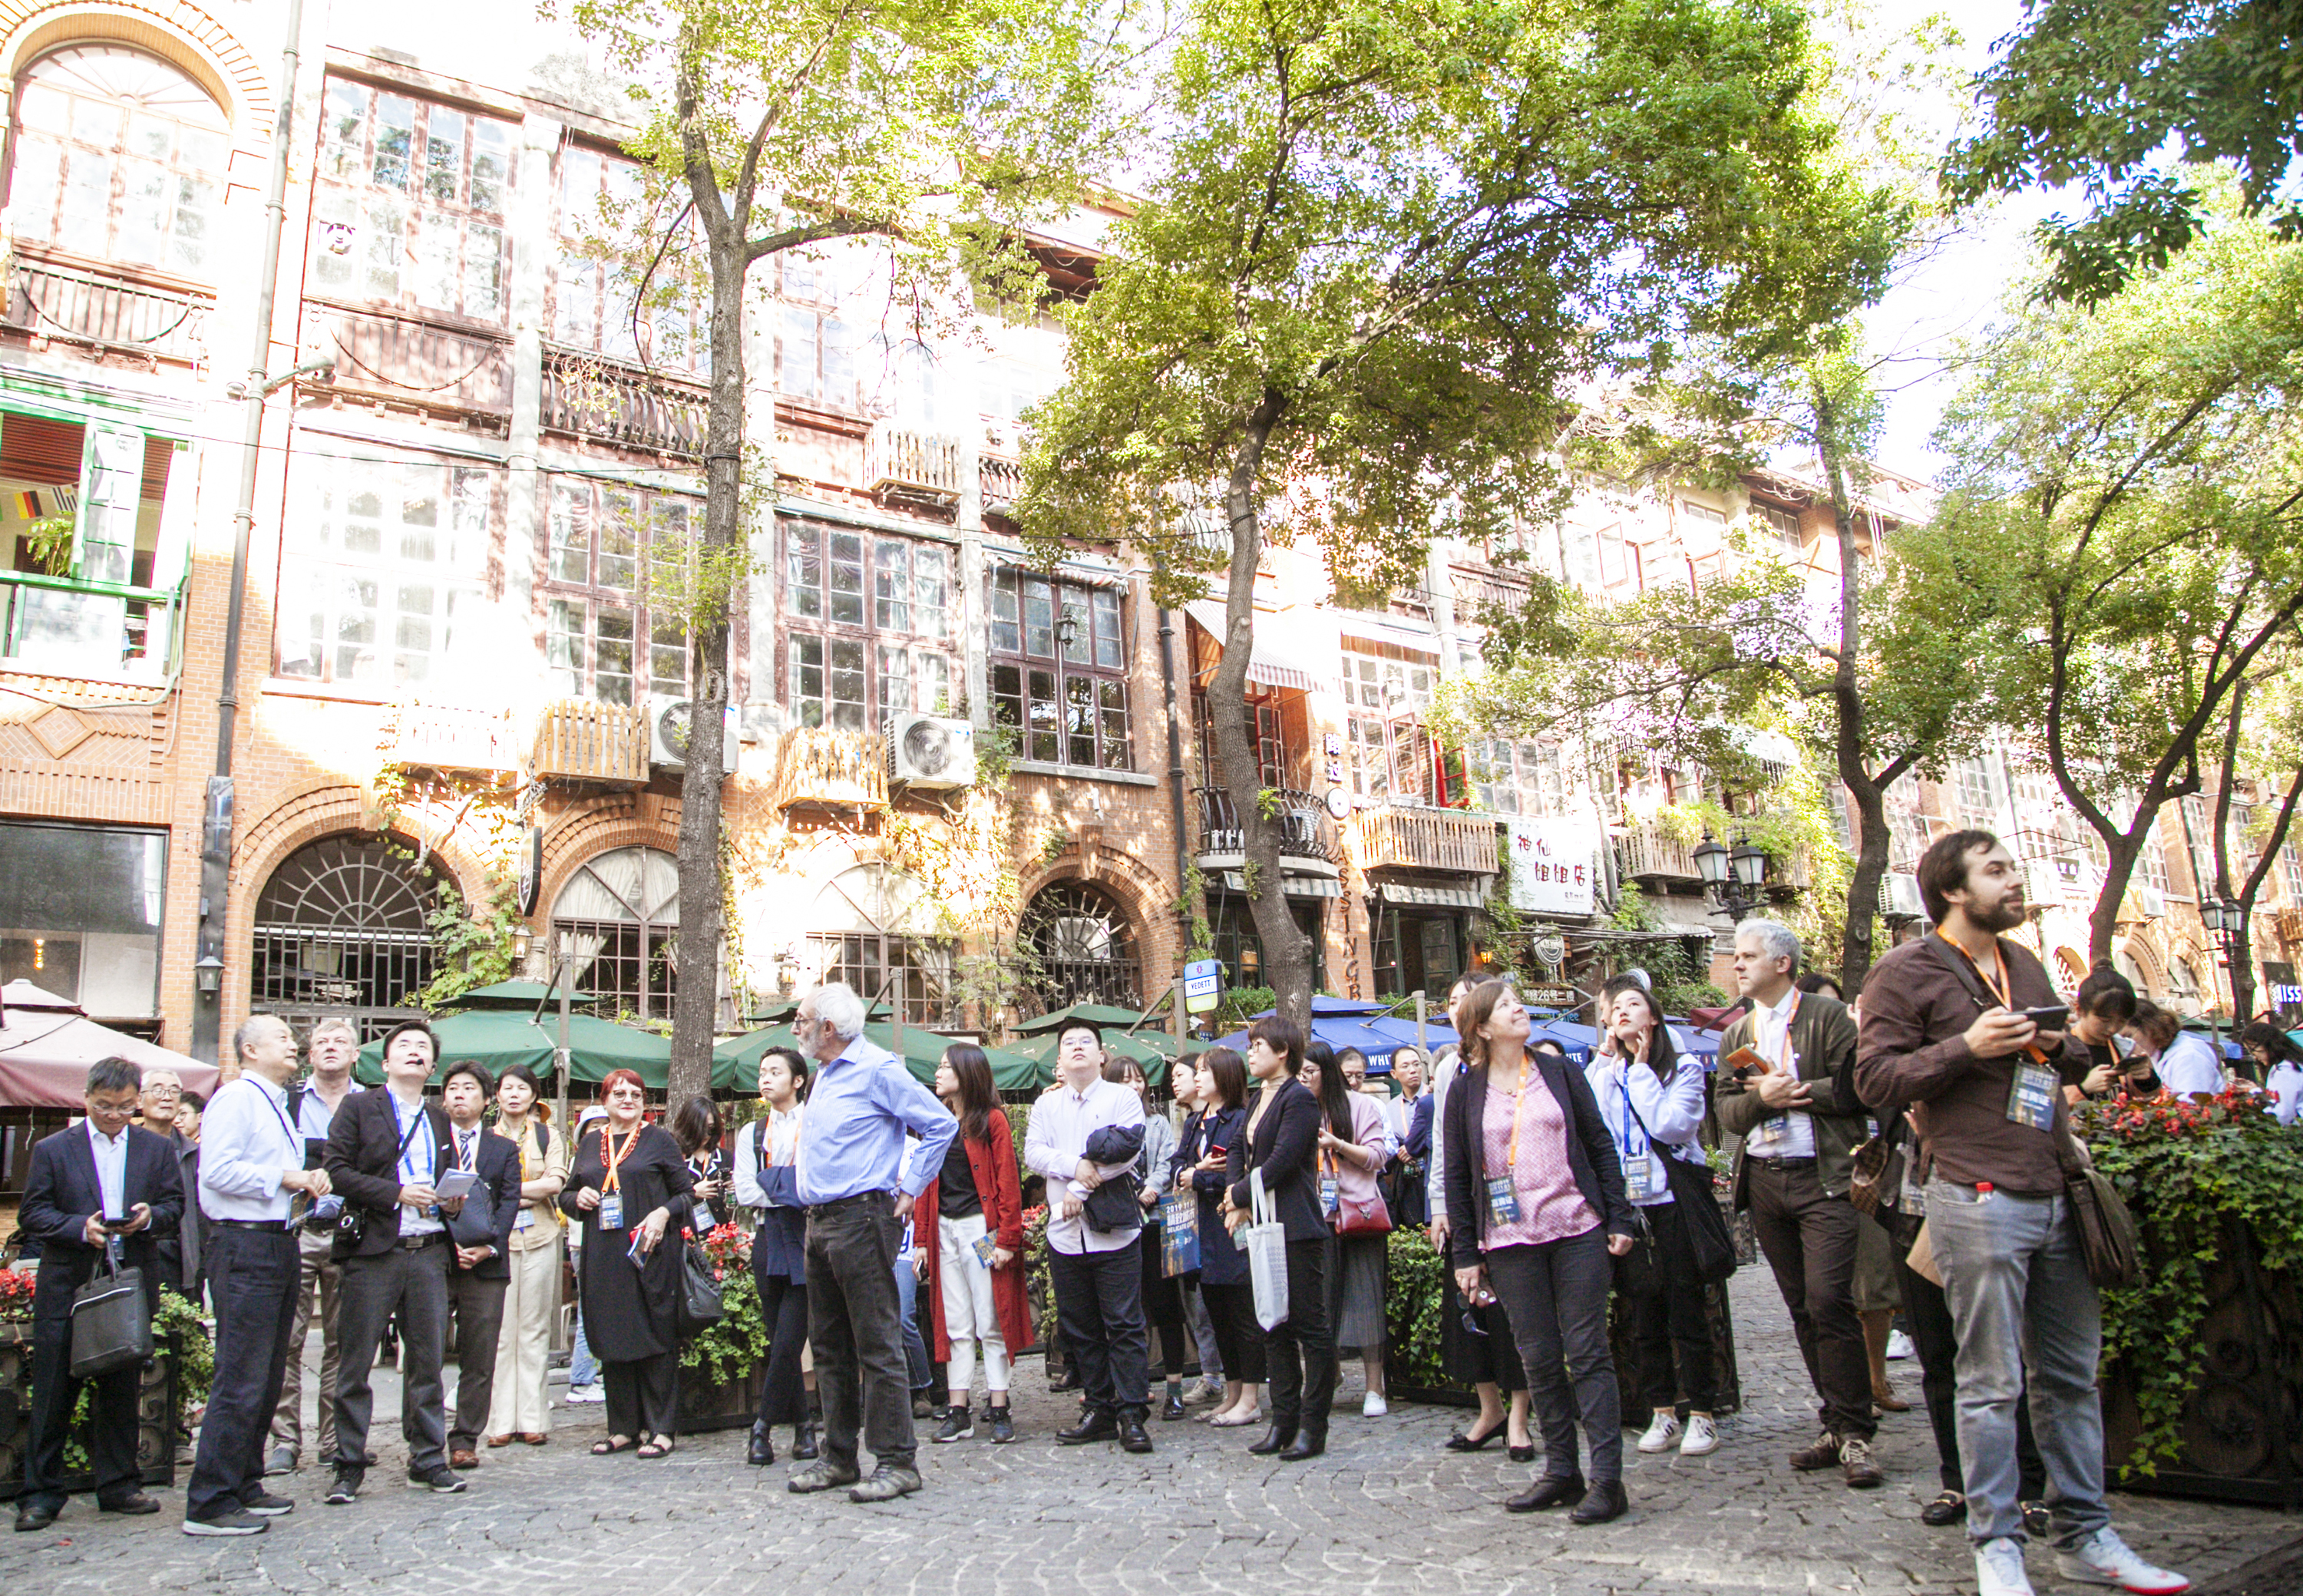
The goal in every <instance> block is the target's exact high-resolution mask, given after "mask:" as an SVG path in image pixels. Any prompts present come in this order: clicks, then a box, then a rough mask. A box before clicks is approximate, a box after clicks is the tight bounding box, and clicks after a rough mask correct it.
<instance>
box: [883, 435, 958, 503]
mask: <svg viewBox="0 0 2303 1596" xmlns="http://www.w3.org/2000/svg"><path fill="white" fill-rule="evenodd" d="M864 475H865V478H866V479H867V480H868V481H869V482H870V484H871V486H872V491H873V493H875V494H876V493H890V492H892V493H897V494H907V495H910V496H913V497H915V498H930V499H937V500H942V501H949V502H957V500H958V498H959V440H958V439H957V438H955V437H952V436H949V435H947V434H944V433H938V432H915V431H913V430H912V429H911V428H909V427H902V426H892V425H890V423H888V422H885V421H875V422H873V424H872V431H871V433H870V435H868V436H867V437H866V438H865V441H864Z"/></svg>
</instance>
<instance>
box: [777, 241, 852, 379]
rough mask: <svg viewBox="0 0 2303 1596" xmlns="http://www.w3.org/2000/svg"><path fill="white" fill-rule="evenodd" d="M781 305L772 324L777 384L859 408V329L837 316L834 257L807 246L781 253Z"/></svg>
mask: <svg viewBox="0 0 2303 1596" xmlns="http://www.w3.org/2000/svg"><path fill="white" fill-rule="evenodd" d="M781 265H782V272H781V279H780V280H781V283H782V288H783V301H784V302H783V306H782V310H781V314H780V317H779V318H778V321H777V324H776V387H777V389H778V390H779V391H780V393H782V394H783V395H784V396H785V397H786V398H788V399H796V400H798V401H802V402H804V403H806V404H811V405H815V406H818V407H819V408H821V409H823V410H856V408H857V405H858V401H859V391H858V389H857V387H856V354H857V351H858V350H861V349H862V348H863V346H864V344H865V335H864V334H863V332H862V331H861V330H860V329H858V328H857V327H856V326H855V325H852V324H850V323H848V322H846V321H843V320H841V319H840V316H839V308H838V287H837V283H836V281H835V278H836V273H835V271H834V269H833V263H832V262H831V261H830V260H828V259H818V258H814V256H812V255H811V254H809V252H807V251H806V250H797V249H796V250H787V251H786V252H785V253H784V255H783V256H782V258H781Z"/></svg>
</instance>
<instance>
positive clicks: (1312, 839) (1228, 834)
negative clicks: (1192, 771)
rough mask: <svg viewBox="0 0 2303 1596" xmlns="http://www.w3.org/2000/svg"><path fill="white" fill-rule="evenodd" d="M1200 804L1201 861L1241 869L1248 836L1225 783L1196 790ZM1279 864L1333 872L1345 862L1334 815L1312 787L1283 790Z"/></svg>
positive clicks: (1294, 870) (1203, 865) (1203, 864)
mask: <svg viewBox="0 0 2303 1596" xmlns="http://www.w3.org/2000/svg"><path fill="white" fill-rule="evenodd" d="M1194 796H1195V797H1197V798H1198V799H1199V807H1200V848H1199V864H1200V867H1201V868H1202V870H1210V869H1236V868H1238V867H1239V866H1240V865H1241V864H1243V863H1244V861H1245V860H1246V858H1247V838H1246V836H1245V834H1244V832H1243V831H1242V828H1241V826H1240V823H1239V808H1238V806H1237V805H1236V804H1234V803H1233V802H1232V799H1231V794H1230V793H1228V792H1227V791H1225V790H1223V789H1222V788H1220V787H1201V788H1196V789H1194ZM1279 804H1280V813H1279V867H1280V868H1281V869H1283V870H1286V871H1287V872H1289V873H1290V874H1300V875H1334V874H1337V870H1338V868H1339V867H1340V866H1341V865H1342V864H1343V854H1342V852H1341V851H1340V850H1339V849H1338V848H1337V832H1336V821H1335V816H1333V815H1329V813H1328V811H1327V807H1326V806H1325V805H1323V804H1321V803H1320V800H1319V799H1318V798H1314V797H1312V795H1311V794H1310V793H1308V792H1298V791H1296V790H1294V789H1293V788H1286V789H1282V790H1280V794H1279Z"/></svg>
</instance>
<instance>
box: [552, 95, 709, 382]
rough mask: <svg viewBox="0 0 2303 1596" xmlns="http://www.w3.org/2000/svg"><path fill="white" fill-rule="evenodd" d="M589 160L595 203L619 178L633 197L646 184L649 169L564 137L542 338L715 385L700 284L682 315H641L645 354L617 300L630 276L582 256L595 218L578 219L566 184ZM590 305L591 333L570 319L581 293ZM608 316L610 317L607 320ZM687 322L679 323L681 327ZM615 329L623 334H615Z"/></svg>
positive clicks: (677, 269) (673, 310)
mask: <svg viewBox="0 0 2303 1596" xmlns="http://www.w3.org/2000/svg"><path fill="white" fill-rule="evenodd" d="M586 162H588V163H590V164H591V165H593V167H594V168H595V170H596V175H597V178H598V182H597V185H596V187H595V191H594V194H593V196H592V198H594V200H595V202H596V200H597V199H598V198H599V197H600V196H602V195H606V196H608V197H609V198H611V199H614V198H618V197H619V196H618V192H617V188H616V185H617V182H618V179H619V176H620V174H628V177H629V180H630V182H629V192H630V197H631V198H633V199H635V200H637V198H638V197H639V196H640V194H641V192H642V191H643V190H644V188H645V182H646V168H645V167H644V166H642V165H640V164H639V163H638V162H637V161H634V160H630V159H628V158H627V157H625V156H620V155H617V154H615V153H614V152H612V151H611V150H605V149H601V148H596V147H595V146H593V145H590V144H587V143H583V142H580V141H578V140H573V139H571V140H569V142H568V143H566V144H565V145H564V146H563V147H562V148H561V150H560V152H559V154H558V156H556V158H555V159H554V160H553V173H552V215H553V221H552V227H553V232H552V236H553V241H554V242H555V243H556V244H557V245H559V246H560V247H559V248H558V249H555V250H554V251H553V259H552V265H551V271H550V278H551V286H550V290H549V292H550V297H551V303H550V306H549V308H548V309H547V311H546V313H545V317H544V325H545V327H546V328H547V329H548V332H547V334H546V336H547V337H548V338H549V339H550V341H551V342H553V343H555V344H557V345H559V346H560V347H561V348H562V349H572V350H582V351H584V352H585V353H586V354H594V355H597V356H599V357H600V358H601V359H603V360H613V361H617V362H619V363H620V364H622V365H626V366H633V367H645V368H647V369H648V370H649V371H650V372H651V373H653V374H654V375H657V376H669V377H674V378H678V379H680V380H683V381H688V382H695V383H708V382H710V381H711V380H712V323H711V300H710V296H709V294H708V292H707V291H705V290H704V288H703V287H702V285H700V284H696V283H693V282H691V283H690V289H691V291H690V293H689V295H688V300H687V306H686V308H685V309H684V310H683V309H681V308H679V306H675V305H664V306H659V307H657V308H656V309H655V310H654V313H653V314H652V315H650V316H648V317H645V318H643V320H642V323H641V325H642V328H643V330H644V332H645V335H646V337H647V347H646V348H645V349H643V348H641V347H640V346H639V345H638V344H637V343H636V342H633V341H632V338H631V335H630V325H631V323H630V317H629V315H628V312H627V311H624V310H620V309H619V307H620V306H621V305H622V304H623V303H624V301H623V300H622V299H621V295H622V292H623V290H624V288H625V287H626V285H627V283H628V274H627V273H626V272H624V271H621V270H619V269H617V268H615V267H613V266H612V265H611V264H610V263H609V262H606V261H603V260H597V259H594V258H590V257H589V256H587V255H584V254H581V253H579V250H580V247H581V246H582V245H583V244H584V242H585V241H586V237H587V236H588V235H587V234H586V232H585V224H586V223H588V222H589V221H591V220H592V219H593V218H592V215H586V214H583V209H584V207H583V206H582V204H581V202H580V201H578V200H575V199H571V198H570V189H571V179H573V178H574V177H575V175H576V174H577V172H578V169H579V167H581V166H582V165H583V164H585V163H586ZM681 266H682V263H680V262H679V260H677V259H674V260H671V261H667V263H666V264H665V265H664V266H662V267H660V268H659V273H661V272H662V271H666V270H669V271H672V272H674V273H680V274H684V275H685V274H687V273H684V272H682V269H681ZM579 292H580V293H581V294H582V295H583V296H584V297H585V298H586V299H587V300H590V301H591V302H590V304H589V306H588V307H587V310H588V314H589V316H590V318H591V319H590V321H589V323H588V329H587V328H585V327H577V326H575V325H573V324H572V323H571V322H570V321H569V308H570V304H571V302H572V301H573V300H574V299H575V298H576V297H577V295H578V293H579ZM612 312H615V314H614V315H612V314H611V313H612ZM680 323H685V324H686V325H684V326H682V325H679V324H680ZM667 328H675V329H676V330H677V334H678V337H677V342H678V343H679V346H680V347H679V349H678V350H677V351H672V352H668V351H667V342H668V341H667V339H666V338H665V336H664V334H665V331H666V329H667ZM619 330H620V331H619Z"/></svg>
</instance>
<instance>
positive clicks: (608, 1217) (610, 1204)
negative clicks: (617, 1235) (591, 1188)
mask: <svg viewBox="0 0 2303 1596" xmlns="http://www.w3.org/2000/svg"><path fill="white" fill-rule="evenodd" d="M599 1215H600V1229H603V1230H620V1229H623V1228H624V1194H623V1193H621V1192H606V1193H603V1194H602V1195H601V1197H600V1207H599Z"/></svg>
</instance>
